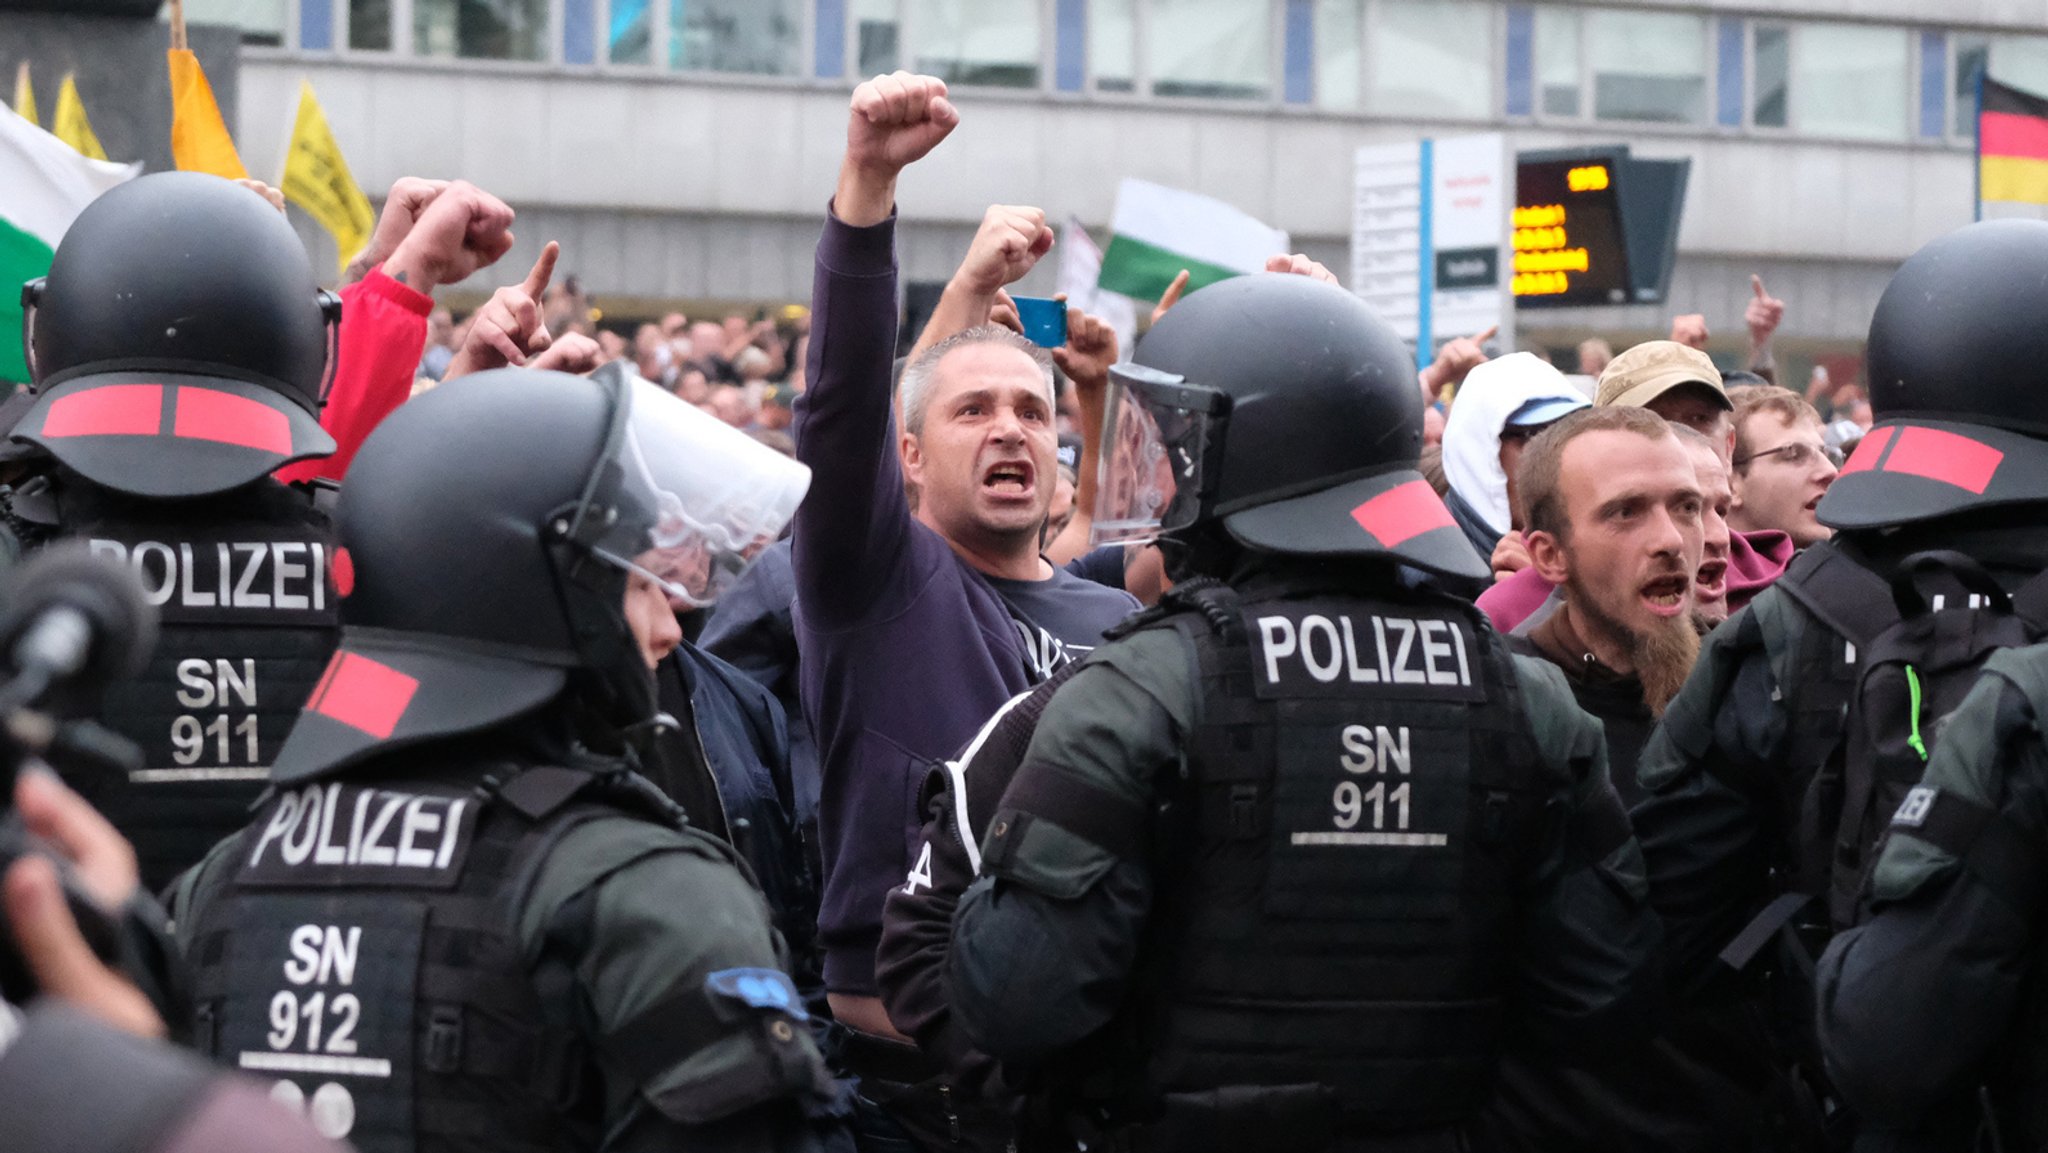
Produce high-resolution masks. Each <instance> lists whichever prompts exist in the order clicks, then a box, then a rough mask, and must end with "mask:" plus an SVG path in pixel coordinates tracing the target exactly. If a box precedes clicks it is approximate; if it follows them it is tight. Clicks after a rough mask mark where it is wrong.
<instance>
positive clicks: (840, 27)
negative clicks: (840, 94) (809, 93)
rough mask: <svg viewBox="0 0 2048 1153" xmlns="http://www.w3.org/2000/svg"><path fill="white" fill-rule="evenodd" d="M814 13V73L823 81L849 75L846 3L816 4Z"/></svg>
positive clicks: (831, 0)
mask: <svg viewBox="0 0 2048 1153" xmlns="http://www.w3.org/2000/svg"><path fill="white" fill-rule="evenodd" d="M814 11H815V12H816V14H817V34H816V35H814V36H812V37H811V44H812V52H811V57H812V60H811V71H812V72H813V73H814V74H815V75H816V76H817V77H818V79H820V80H837V79H839V78H840V77H842V76H845V75H846V0H817V3H816V5H815V8H814Z"/></svg>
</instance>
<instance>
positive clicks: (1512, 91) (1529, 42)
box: [1506, 4, 1536, 116]
mask: <svg viewBox="0 0 2048 1153" xmlns="http://www.w3.org/2000/svg"><path fill="white" fill-rule="evenodd" d="M1507 64H1508V69H1507V103H1506V108H1507V114H1508V115H1509V116H1529V115H1532V114H1533V113H1534V112H1535V111H1536V11H1535V9H1533V8H1530V7H1529V6H1528V5H1526V4H1517V5H1514V6H1512V7H1510V8H1509V9H1508V60H1507Z"/></svg>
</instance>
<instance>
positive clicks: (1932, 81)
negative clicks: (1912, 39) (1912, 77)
mask: <svg viewBox="0 0 2048 1153" xmlns="http://www.w3.org/2000/svg"><path fill="white" fill-rule="evenodd" d="M1947 102H1948V34H1947V33H1945V32H1922V33H1921V34H1920V135H1922V136H1924V137H1929V138H1931V139H1935V140H1939V139H1941V138H1942V137H1943V136H1946V135H1948V108H1947Z"/></svg>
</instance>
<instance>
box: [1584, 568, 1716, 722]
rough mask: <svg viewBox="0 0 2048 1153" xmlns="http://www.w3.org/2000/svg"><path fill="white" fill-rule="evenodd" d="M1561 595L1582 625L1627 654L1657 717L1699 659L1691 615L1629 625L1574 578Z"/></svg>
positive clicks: (1660, 715)
mask: <svg viewBox="0 0 2048 1153" xmlns="http://www.w3.org/2000/svg"><path fill="white" fill-rule="evenodd" d="M1565 598H1566V603H1567V604H1569V605H1570V606H1571V612H1572V616H1573V618H1574V620H1575V621H1576V622H1577V623H1578V626H1579V628H1580V629H1581V630H1585V631H1597V632H1599V633H1600V634H1601V635H1602V636H1603V637H1604V638H1606V639H1607V640H1608V641H1609V642H1611V643H1613V644H1616V645H1619V646H1620V647H1621V648H1623V649H1624V650H1625V651H1626V652H1627V653H1628V656H1629V662H1630V664H1632V665H1633V666H1634V667H1635V675H1636V679H1637V680H1640V681H1641V682H1642V683H1643V704H1644V705H1645V706H1646V707H1647V708H1648V709H1649V710H1650V715H1651V716H1652V717H1659V718H1661V717H1662V716H1663V715H1664V710H1665V708H1666V707H1667V706H1669V705H1670V704H1671V698H1673V697H1675V696H1677V695H1678V690H1679V689H1681V688H1683V687H1685V681H1686V678H1687V677H1690V676H1691V675H1692V667H1693V664H1694V663H1695V662H1697V661H1698V660H1699V655H1700V633H1699V630H1698V629H1697V628H1695V627H1694V625H1693V616H1692V614H1690V613H1682V614H1680V615H1678V616H1675V617H1670V618H1667V619H1663V620H1659V621H1657V622H1656V624H1655V625H1653V626H1650V627H1647V628H1645V627H1640V626H1631V625H1629V624H1628V623H1626V622H1624V621H1621V620H1618V619H1616V618H1615V617H1613V616H1612V615H1610V614H1608V613H1607V612H1605V611H1603V610H1602V609H1601V607H1600V599H1599V598H1598V597H1597V596H1595V595H1594V594H1593V590H1592V589H1590V588H1587V587H1586V586H1585V584H1584V583H1583V582H1581V581H1580V580H1578V579H1577V578H1573V579H1571V580H1569V581H1567V582H1566V583H1565Z"/></svg>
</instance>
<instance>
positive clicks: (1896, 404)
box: [1818, 220, 2048, 529]
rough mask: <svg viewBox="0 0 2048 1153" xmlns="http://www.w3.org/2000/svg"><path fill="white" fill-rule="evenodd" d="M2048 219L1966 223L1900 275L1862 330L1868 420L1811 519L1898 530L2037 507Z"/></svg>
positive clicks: (2043, 451) (2046, 368) (2045, 375)
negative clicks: (1994, 510)
mask: <svg viewBox="0 0 2048 1153" xmlns="http://www.w3.org/2000/svg"><path fill="white" fill-rule="evenodd" d="M2044 317H2048V222H2044V221H2039V220H1991V221H1984V222H1982V223H1979V224H1971V225H1966V226H1965V227H1962V228H1959V229H1957V230H1955V231H1954V232H1951V233H1949V234H1947V235H1946V236H1942V237H1940V238H1938V239H1936V240H1934V241H1932V242H1930V243H1929V244H1928V245H1927V246H1926V247H1924V248H1922V249H1921V250H1920V251H1918V252H1916V253H1914V254H1913V255H1912V256H1911V257H1909V258H1908V259H1907V260H1906V263H1905V264H1903V265H1901V266H1900V267H1899V271H1898V272H1897V273H1896V274H1895V275H1893V277H1892V281H1891V283H1890V284H1889V285H1887V286H1886V287H1885V290H1884V296H1883V297H1881V298H1880V299H1879V300H1878V302H1877V311H1876V312H1875V313H1874V314H1873V315H1872V316H1871V320H1870V342H1869V347H1868V352H1867V360H1866V363H1867V366H1868V372H1869V377H1870V408H1871V412H1872V413H1873V414H1874V415H1875V417H1876V420H1877V423H1876V424H1875V425H1874V426H1873V427H1872V428H1871V430H1870V432H1869V433H1868V434H1867V435H1865V436H1864V438H1863V440H1862V442H1861V443H1859V444H1858V445H1857V447H1856V453H1855V455H1853V456H1851V457H1850V458H1849V460H1848V462H1847V463H1846V464H1844V465H1843V466H1842V472H1841V475H1840V476H1839V477H1837V478H1836V480H1835V482H1834V484H1833V485H1832V486H1831V487H1830V488H1829V489H1828V494H1827V496H1826V497H1824V498H1823V499H1822V500H1821V503H1820V507H1819V509H1818V515H1819V517H1820V519H1821V521H1822V523H1824V524H1827V525H1829V526H1831V527H1834V528H1841V529H1859V528H1877V527H1883V526H1889V525H1899V524H1909V523H1912V522H1914V521H1921V520H1928V519H1931V518H1934V517H1941V516H1948V515H1950V514H1953V513H1958V512H1964V511H1968V510H1972V509H1978V508H1989V507H1993V506H1997V505H2012V504H2025V503H2030V502H2039V501H2048V440H2043V439H2041V438H2048V325H2044V323H2043V318H2044Z"/></svg>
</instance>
